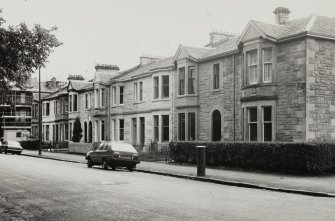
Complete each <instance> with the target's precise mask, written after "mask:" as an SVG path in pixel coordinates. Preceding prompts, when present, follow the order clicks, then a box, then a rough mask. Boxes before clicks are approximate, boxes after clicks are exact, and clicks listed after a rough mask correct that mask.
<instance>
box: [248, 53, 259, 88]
mask: <svg viewBox="0 0 335 221" xmlns="http://www.w3.org/2000/svg"><path fill="white" fill-rule="evenodd" d="M251 54H256V55H255V56H256V60H255V62H254V63H251V62H250V61H251ZM247 68H248V84H249V85H253V84H257V83H258V50H257V49H256V50H251V51H248V52H247ZM251 68H255V76H254V77H255V79H251V77H250V76H251V75H250V69H251ZM251 80H253V81H251Z"/></svg>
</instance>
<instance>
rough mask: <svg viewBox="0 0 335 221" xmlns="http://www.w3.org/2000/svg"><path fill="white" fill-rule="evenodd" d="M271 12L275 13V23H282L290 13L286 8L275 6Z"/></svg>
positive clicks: (287, 18) (286, 20)
mask: <svg viewBox="0 0 335 221" xmlns="http://www.w3.org/2000/svg"><path fill="white" fill-rule="evenodd" d="M273 13H274V14H275V21H276V24H277V25H283V24H285V23H286V22H288V20H289V14H290V13H291V12H290V10H289V9H288V8H284V7H277V8H276V9H275V10H274V11H273Z"/></svg>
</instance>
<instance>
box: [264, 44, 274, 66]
mask: <svg viewBox="0 0 335 221" xmlns="http://www.w3.org/2000/svg"><path fill="white" fill-rule="evenodd" d="M263 59H264V60H263V61H264V62H270V63H271V62H272V48H266V49H263Z"/></svg>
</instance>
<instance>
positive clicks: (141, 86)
mask: <svg viewBox="0 0 335 221" xmlns="http://www.w3.org/2000/svg"><path fill="white" fill-rule="evenodd" d="M142 100H143V82H140V101H142Z"/></svg>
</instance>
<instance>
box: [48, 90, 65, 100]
mask: <svg viewBox="0 0 335 221" xmlns="http://www.w3.org/2000/svg"><path fill="white" fill-rule="evenodd" d="M67 94H68V93H67V87H63V88H61V89H59V90H57V91H56V92H54V93H52V94H48V95H46V96H45V97H43V99H44V100H51V99H54V98H57V97H60V96H62V95H67Z"/></svg>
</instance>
